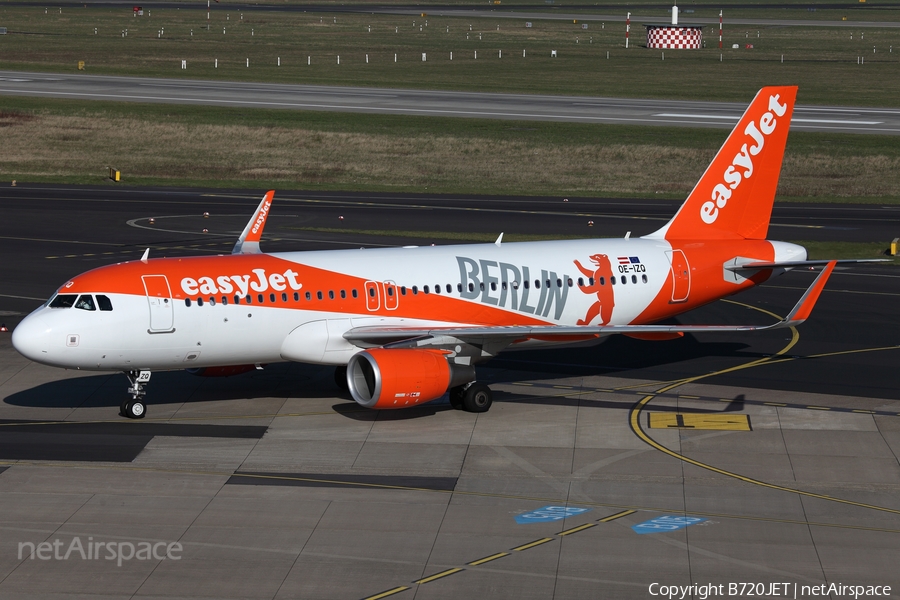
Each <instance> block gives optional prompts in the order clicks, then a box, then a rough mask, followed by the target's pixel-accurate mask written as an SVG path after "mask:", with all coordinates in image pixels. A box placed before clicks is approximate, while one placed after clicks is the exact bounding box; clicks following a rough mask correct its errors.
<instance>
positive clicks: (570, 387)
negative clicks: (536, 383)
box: [553, 385, 575, 390]
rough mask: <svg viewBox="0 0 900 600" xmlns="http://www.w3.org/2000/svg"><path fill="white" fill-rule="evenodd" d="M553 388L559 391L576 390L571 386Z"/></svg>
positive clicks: (555, 386)
mask: <svg viewBox="0 0 900 600" xmlns="http://www.w3.org/2000/svg"><path fill="white" fill-rule="evenodd" d="M553 387H554V388H556V389H558V390H573V389H575V388H573V387H572V386H571V385H554V386H553Z"/></svg>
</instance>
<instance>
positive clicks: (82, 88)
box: [0, 71, 900, 135]
mask: <svg viewBox="0 0 900 600" xmlns="http://www.w3.org/2000/svg"><path fill="white" fill-rule="evenodd" d="M0 94H3V95H11V96H28V97H40V98H72V99H80V100H111V101H122V102H150V103H163V104H194V105H199V106H241V107H250V108H276V109H294V110H319V111H335V112H356V113H368V114H402V115H421V116H440V117H468V118H486V119H515V120H525V121H568V122H575V123H613V124H616V123H617V124H625V125H649V126H675V127H715V128H722V129H731V128H733V127H734V125H735V123H736V122H737V120H738V119H739V118H740V116H741V115H742V114H743V113H744V110H746V108H747V105H746V103H730V102H700V101H677V100H646V99H633V98H596V97H590V96H543V95H537V94H535V95H530V94H491V93H476V92H448V91H440V90H404V89H389V88H356V87H339V86H315V85H291V84H275V83H252V82H251V83H247V82H232V81H203V80H191V79H155V78H149V77H119V76H106V75H84V74H78V75H71V74H62V73H53V74H50V73H26V72H18V71H0ZM791 129H793V130H795V131H834V132H844V133H866V134H883V135H897V134H900V110H896V109H888V108H864V107H848V106H804V105H797V106H796V108H795V109H794V115H793V118H792V120H791Z"/></svg>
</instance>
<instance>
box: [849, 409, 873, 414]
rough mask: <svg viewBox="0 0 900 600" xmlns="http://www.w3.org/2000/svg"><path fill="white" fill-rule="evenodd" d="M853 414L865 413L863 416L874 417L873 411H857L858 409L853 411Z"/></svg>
mask: <svg viewBox="0 0 900 600" xmlns="http://www.w3.org/2000/svg"><path fill="white" fill-rule="evenodd" d="M853 412H855V413H865V414H867V415H874V414H875V411H874V410H858V409H853Z"/></svg>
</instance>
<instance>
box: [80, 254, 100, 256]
mask: <svg viewBox="0 0 900 600" xmlns="http://www.w3.org/2000/svg"><path fill="white" fill-rule="evenodd" d="M82 256H97V255H96V254H82Z"/></svg>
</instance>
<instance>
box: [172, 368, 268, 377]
mask: <svg viewBox="0 0 900 600" xmlns="http://www.w3.org/2000/svg"><path fill="white" fill-rule="evenodd" d="M254 369H256V365H230V366H227V367H200V368H199V369H185V371H187V372H188V373H190V374H191V375H197V376H198V377H231V376H232V375H240V374H241V373H247V372H249V371H253V370H254Z"/></svg>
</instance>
